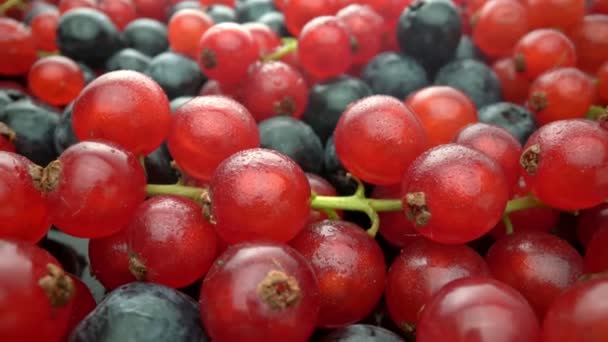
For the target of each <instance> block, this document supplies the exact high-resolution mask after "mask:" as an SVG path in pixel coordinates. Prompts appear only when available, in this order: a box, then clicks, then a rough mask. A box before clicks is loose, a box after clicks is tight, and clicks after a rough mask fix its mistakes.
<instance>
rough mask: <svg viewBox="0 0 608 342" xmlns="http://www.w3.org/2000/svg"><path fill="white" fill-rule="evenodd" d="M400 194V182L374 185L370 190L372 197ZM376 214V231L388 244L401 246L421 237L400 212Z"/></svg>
mask: <svg viewBox="0 0 608 342" xmlns="http://www.w3.org/2000/svg"><path fill="white" fill-rule="evenodd" d="M401 196H402V193H401V184H395V185H391V186H376V187H374V190H373V191H372V198H378V199H382V198H384V199H389V198H400V197H401ZM378 216H379V217H380V229H379V230H378V232H379V233H380V235H382V237H383V238H384V239H385V240H386V241H388V242H389V243H390V244H392V245H394V246H396V247H399V248H403V247H405V246H407V245H408V244H410V243H412V242H414V241H416V240H417V239H419V238H421V235H420V233H418V232H417V231H416V229H415V228H414V224H413V223H412V222H411V221H410V220H408V219H407V217H406V216H405V215H403V213H402V212H398V211H387V212H381V213H378Z"/></svg>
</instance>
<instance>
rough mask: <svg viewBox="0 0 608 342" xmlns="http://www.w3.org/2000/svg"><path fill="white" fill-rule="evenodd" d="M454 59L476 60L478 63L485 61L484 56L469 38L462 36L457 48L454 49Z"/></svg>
mask: <svg viewBox="0 0 608 342" xmlns="http://www.w3.org/2000/svg"><path fill="white" fill-rule="evenodd" d="M454 59H476V60H478V61H481V62H483V61H485V56H484V55H483V53H482V52H481V50H479V49H478V48H477V46H476V45H475V43H474V42H473V40H472V39H471V37H469V36H462V37H461V38H460V43H458V48H456V55H455V56H454Z"/></svg>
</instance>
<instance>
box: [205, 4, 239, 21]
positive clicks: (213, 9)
mask: <svg viewBox="0 0 608 342" xmlns="http://www.w3.org/2000/svg"><path fill="white" fill-rule="evenodd" d="M207 14H209V16H210V17H211V18H212V19H213V22H214V23H216V24H219V23H234V22H236V13H234V10H233V9H232V8H230V7H228V6H224V5H213V6H209V8H207Z"/></svg>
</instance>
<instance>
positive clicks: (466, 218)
mask: <svg viewBox="0 0 608 342" xmlns="http://www.w3.org/2000/svg"><path fill="white" fill-rule="evenodd" d="M401 189H402V192H403V193H404V194H405V196H404V197H403V200H402V201H403V208H404V210H405V213H406V215H407V216H408V219H409V220H410V221H412V222H413V223H414V225H415V227H416V230H418V232H419V233H420V234H422V235H424V236H425V237H427V238H429V239H431V240H433V241H435V242H439V243H444V244H461V243H466V242H469V241H472V240H474V239H477V238H479V237H481V236H482V235H484V234H485V233H487V232H488V231H490V230H491V229H492V227H494V225H496V223H498V221H499V220H500V218H501V217H502V213H503V210H504V209H505V206H506V204H507V200H508V198H509V187H508V183H507V181H506V179H505V176H504V173H503V171H502V169H501V168H500V165H498V163H496V162H495V161H494V160H492V159H490V157H487V156H486V155H484V154H483V153H481V152H478V151H476V150H473V149H471V148H468V147H464V146H461V145H456V144H448V145H441V146H438V147H435V148H433V149H430V150H428V151H427V152H425V153H424V154H422V155H421V156H420V157H418V158H417V159H416V160H415V161H414V162H413V163H412V165H411V167H410V168H409V170H408V171H407V172H406V174H405V175H404V177H403V182H402V188H401Z"/></svg>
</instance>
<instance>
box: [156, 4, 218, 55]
mask: <svg viewBox="0 0 608 342" xmlns="http://www.w3.org/2000/svg"><path fill="white" fill-rule="evenodd" d="M211 26H213V19H212V18H211V17H210V16H209V15H208V14H207V13H205V12H203V11H199V10H196V9H183V10H179V11H177V13H175V14H174V15H173V16H171V20H169V24H168V25H167V35H168V38H169V45H170V46H171V49H172V50H173V51H175V52H179V53H181V54H184V55H186V56H189V57H191V58H193V59H196V58H197V52H198V42H199V40H200V39H201V37H202V35H203V34H204V33H205V32H206V31H207V30H208V29H209V28H210V27H211Z"/></svg>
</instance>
